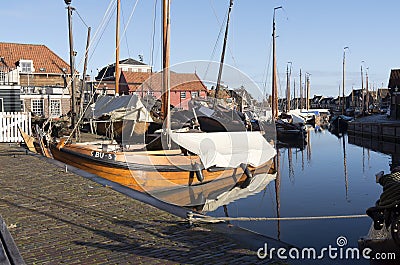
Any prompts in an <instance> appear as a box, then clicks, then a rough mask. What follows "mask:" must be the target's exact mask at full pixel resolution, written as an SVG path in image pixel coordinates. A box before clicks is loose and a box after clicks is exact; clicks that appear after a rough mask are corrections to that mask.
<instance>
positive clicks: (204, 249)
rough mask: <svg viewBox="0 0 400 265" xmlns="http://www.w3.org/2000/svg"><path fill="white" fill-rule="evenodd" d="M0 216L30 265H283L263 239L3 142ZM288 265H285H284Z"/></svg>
mask: <svg viewBox="0 0 400 265" xmlns="http://www.w3.org/2000/svg"><path fill="white" fill-rule="evenodd" d="M0 156H1V159H0V183H1V186H0V189H1V195H2V196H1V200H0V214H1V215H2V216H3V218H4V220H5V222H6V224H7V225H8V227H9V231H10V234H11V235H12V237H13V238H14V241H15V244H16V246H17V247H18V249H19V252H20V253H21V256H22V258H23V259H24V261H25V262H26V263H27V264H60V263H64V264H177V263H179V264H188V263H189V264H199V263H201V264H212V263H214V264H215V263H221V264H268V263H273V264H280V263H276V261H272V260H260V259H258V258H257V255H256V251H257V249H258V248H261V247H263V245H264V243H268V244H269V245H271V246H272V245H273V244H272V242H270V241H269V239H268V238H267V237H263V236H260V235H255V234H252V233H249V232H247V231H245V230H242V229H239V228H237V227H231V226H227V225H225V224H220V225H203V224H202V225H200V226H194V227H191V228H189V227H188V226H187V222H186V221H185V219H184V218H182V217H178V216H176V215H173V214H170V213H168V212H166V211H163V210H160V209H158V208H155V207H153V206H151V205H148V204H145V203H143V202H140V201H138V200H135V199H132V198H130V197H129V196H126V195H124V194H121V193H120V192H117V191H115V190H114V189H112V188H110V186H108V185H107V184H105V183H103V184H99V183H96V182H94V181H92V180H90V179H87V178H84V177H81V176H78V175H76V174H74V173H72V172H71V171H72V170H71V169H68V172H66V168H64V167H59V166H56V165H54V164H52V163H49V162H51V160H49V159H47V158H43V157H40V156H38V155H33V154H31V153H27V152H26V151H25V149H23V148H21V147H19V146H17V145H15V144H12V145H10V144H0ZM285 264H287V262H285Z"/></svg>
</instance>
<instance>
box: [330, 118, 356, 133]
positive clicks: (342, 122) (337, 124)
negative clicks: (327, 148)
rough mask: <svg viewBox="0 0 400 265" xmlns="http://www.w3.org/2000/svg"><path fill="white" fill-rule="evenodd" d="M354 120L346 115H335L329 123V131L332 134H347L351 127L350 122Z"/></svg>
mask: <svg viewBox="0 0 400 265" xmlns="http://www.w3.org/2000/svg"><path fill="white" fill-rule="evenodd" d="M352 120H353V117H349V116H346V115H335V116H333V117H332V119H331V121H330V122H329V130H330V131H331V132H346V131H347V128H348V127H349V122H350V121H352Z"/></svg>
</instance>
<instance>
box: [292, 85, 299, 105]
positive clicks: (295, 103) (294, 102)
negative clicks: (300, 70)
mask: <svg viewBox="0 0 400 265" xmlns="http://www.w3.org/2000/svg"><path fill="white" fill-rule="evenodd" d="M293 104H294V106H293V109H297V108H298V106H297V100H296V79H294V78H293Z"/></svg>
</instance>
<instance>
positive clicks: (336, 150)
mask: <svg viewBox="0 0 400 265" xmlns="http://www.w3.org/2000/svg"><path fill="white" fill-rule="evenodd" d="M307 138H308V139H307V145H305V146H304V147H299V146H297V147H290V146H284V147H281V148H279V152H278V156H279V159H278V177H277V179H276V180H274V181H272V182H271V183H269V185H268V186H267V187H265V189H263V190H262V191H261V192H259V193H257V194H255V195H252V196H249V197H247V198H244V199H240V200H238V201H235V202H233V203H230V204H229V205H227V206H226V207H220V208H218V209H217V210H216V211H214V212H210V213H208V215H211V216H229V217H312V216H339V215H340V216H342V215H360V214H365V211H366V209H367V208H369V207H371V206H374V204H375V202H376V201H377V200H378V199H379V196H380V194H381V192H382V187H381V186H380V185H379V184H377V183H376V181H375V174H376V173H378V172H379V171H384V172H385V173H389V172H390V165H391V164H392V162H393V161H392V157H393V155H391V154H385V153H382V152H379V151H373V150H370V149H368V148H365V147H362V146H359V145H355V144H351V143H349V137H348V136H347V135H343V136H342V135H340V136H336V135H333V134H331V133H330V132H328V131H327V130H325V131H315V130H314V129H310V130H309V131H308V134H307ZM231 223H234V224H237V225H239V226H241V227H243V228H247V229H250V230H252V231H255V232H258V233H261V234H264V235H267V236H270V237H273V238H276V239H279V240H282V241H284V242H287V243H290V244H293V245H295V246H297V247H314V248H316V249H317V250H318V249H322V248H323V247H328V246H329V245H332V246H336V240H337V238H338V237H345V239H346V240H347V242H346V247H357V240H358V239H359V238H360V237H362V236H365V235H367V233H368V230H369V228H370V226H371V223H372V220H371V219H370V218H369V217H362V218H349V219H323V220H285V221H283V220H281V221H240V222H238V221H231ZM260 247H262V246H260Z"/></svg>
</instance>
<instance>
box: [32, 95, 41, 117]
mask: <svg viewBox="0 0 400 265" xmlns="http://www.w3.org/2000/svg"><path fill="white" fill-rule="evenodd" d="M43 106H44V104H43V99H32V112H33V113H34V114H36V115H43V114H44V109H43Z"/></svg>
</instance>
